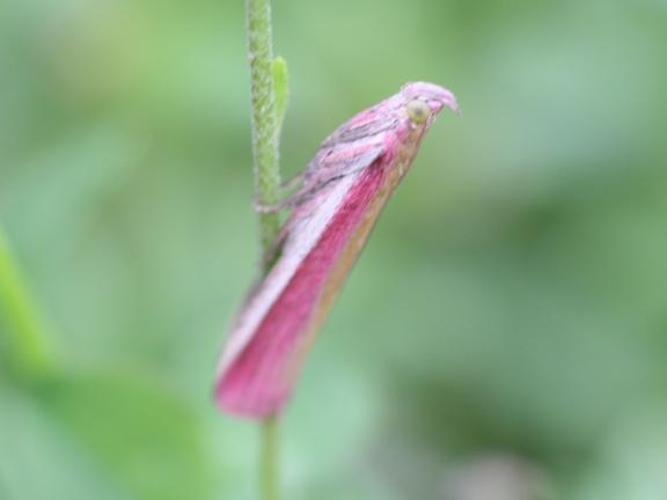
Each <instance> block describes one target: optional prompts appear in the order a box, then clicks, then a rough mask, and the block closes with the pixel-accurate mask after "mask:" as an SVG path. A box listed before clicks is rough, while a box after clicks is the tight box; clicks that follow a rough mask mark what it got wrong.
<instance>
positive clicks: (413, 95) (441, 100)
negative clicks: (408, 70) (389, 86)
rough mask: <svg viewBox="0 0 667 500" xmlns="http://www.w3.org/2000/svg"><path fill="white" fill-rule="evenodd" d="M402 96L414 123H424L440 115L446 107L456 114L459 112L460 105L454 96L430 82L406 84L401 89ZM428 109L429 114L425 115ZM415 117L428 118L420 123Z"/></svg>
mask: <svg viewBox="0 0 667 500" xmlns="http://www.w3.org/2000/svg"><path fill="white" fill-rule="evenodd" d="M401 94H402V95H403V98H404V99H405V101H406V102H407V104H406V108H407V112H408V116H409V117H410V119H411V120H412V121H413V122H414V123H424V122H425V121H426V120H428V119H429V118H430V117H431V116H435V115H437V114H438V113H440V111H442V109H443V108H444V107H445V106H447V107H448V108H449V109H451V110H452V111H454V112H456V113H458V112H459V105H458V103H457V102H456V97H454V94H452V93H451V92H450V91H449V90H447V89H446V88H444V87H441V86H440V85H435V84H433V83H428V82H412V83H406V84H405V85H403V87H402V88H401ZM420 103H421V104H420ZM426 108H428V113H425V111H426ZM413 115H414V116H417V115H419V116H422V115H426V118H425V119H424V120H423V121H422V122H419V121H417V120H415V119H414V118H413Z"/></svg>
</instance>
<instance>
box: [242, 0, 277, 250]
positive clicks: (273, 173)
mask: <svg viewBox="0 0 667 500" xmlns="http://www.w3.org/2000/svg"><path fill="white" fill-rule="evenodd" d="M246 16H247V29H248V59H249V62H250V79H251V97H252V148H253V156H254V173H255V197H256V199H257V201H258V202H259V203H260V204H263V205H273V204H275V202H276V201H278V186H279V185H280V170H279V167H278V120H277V117H276V107H275V106H276V104H275V100H276V98H275V85H274V79H273V49H272V38H271V5H270V1H269V0H247V1H246ZM259 223H260V238H261V241H262V248H263V251H264V252H266V251H267V250H268V249H269V248H270V246H271V243H272V242H273V239H274V238H275V236H276V234H277V233H278V229H279V223H280V221H279V219H278V214H277V213H260V214H259Z"/></svg>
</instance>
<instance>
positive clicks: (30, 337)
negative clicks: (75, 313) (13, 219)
mask: <svg viewBox="0 0 667 500" xmlns="http://www.w3.org/2000/svg"><path fill="white" fill-rule="evenodd" d="M0 307H2V310H3V311H4V316H5V320H6V321H5V323H6V326H7V327H8V328H7V329H6V333H5V334H4V335H0V342H2V344H4V349H3V354H4V355H3V357H4V358H5V359H6V361H7V363H8V366H9V369H10V371H11V372H12V373H14V374H15V375H16V376H17V377H18V378H19V380H21V379H23V380H34V379H36V378H38V377H41V376H43V375H44V374H46V373H48V372H50V371H51V369H52V368H53V361H54V360H53V357H52V353H51V349H50V346H49V343H48V341H47V336H46V333H45V331H46V329H45V328H44V323H43V321H42V318H41V315H40V313H39V311H38V308H37V306H36V304H35V301H34V300H32V297H31V296H30V293H29V292H28V287H27V286H26V284H25V281H24V280H23V277H22V276H21V273H20V272H19V269H18V266H17V265H16V262H15V261H14V259H13V257H12V253H11V251H10V248H9V243H8V242H7V238H6V237H5V235H4V233H3V231H2V229H1V228H0ZM3 331H5V329H3ZM2 337H4V338H2Z"/></svg>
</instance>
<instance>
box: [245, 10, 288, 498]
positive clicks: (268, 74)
mask: <svg viewBox="0 0 667 500" xmlns="http://www.w3.org/2000/svg"><path fill="white" fill-rule="evenodd" d="M246 16H247V19H246V22H247V30H248V59H249V62H250V79H251V99H252V147H253V157H254V176H255V199H256V201H257V202H259V203H260V204H263V205H271V204H274V203H275V202H276V201H278V191H279V186H280V170H279V164H278V141H279V137H278V136H279V128H280V123H279V120H280V121H282V116H281V117H280V118H279V117H278V116H277V114H276V93H275V81H274V73H273V67H274V58H273V42H272V35H271V5H270V0H246ZM283 111H284V110H283ZM283 111H281V113H282V112H283ZM259 225H260V239H261V242H262V253H263V254H264V258H263V259H262V262H264V263H265V267H266V266H267V265H268V264H267V263H268V259H267V258H266V254H267V253H268V252H269V250H270V249H271V245H272V243H273V241H274V239H275V237H276V235H277V234H278V231H279V229H280V220H279V218H278V214H277V213H263V214H259ZM263 271H265V272H266V271H267V269H266V268H265V269H263ZM261 425H262V428H261V452H260V453H261V459H260V471H259V472H260V486H261V495H262V499H263V500H279V498H280V487H279V483H280V477H279V467H278V465H279V460H280V456H279V453H278V419H277V417H275V416H272V417H269V418H267V419H266V420H265V421H264V422H262V424H261Z"/></svg>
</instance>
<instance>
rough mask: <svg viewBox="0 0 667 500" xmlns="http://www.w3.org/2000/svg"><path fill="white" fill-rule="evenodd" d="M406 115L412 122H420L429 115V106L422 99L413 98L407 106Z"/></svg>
mask: <svg viewBox="0 0 667 500" xmlns="http://www.w3.org/2000/svg"><path fill="white" fill-rule="evenodd" d="M406 108H407V111H408V116H409V117H410V120H412V122H413V123H416V124H422V123H424V122H425V121H426V120H428V118H429V116H431V108H429V106H428V104H426V103H425V102H424V101H420V100H419V99H413V100H412V101H410V102H409V103H408V104H407V106H406Z"/></svg>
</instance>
